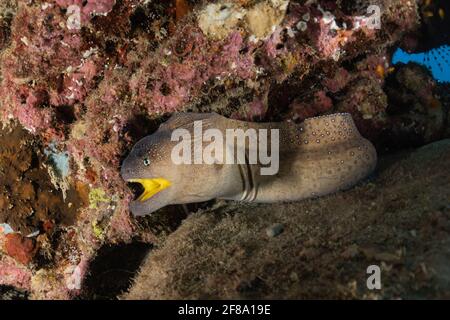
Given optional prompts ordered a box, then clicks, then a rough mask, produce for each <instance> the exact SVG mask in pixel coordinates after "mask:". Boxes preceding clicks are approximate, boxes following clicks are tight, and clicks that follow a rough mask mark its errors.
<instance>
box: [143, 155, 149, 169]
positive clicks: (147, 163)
mask: <svg viewBox="0 0 450 320" xmlns="http://www.w3.org/2000/svg"><path fill="white" fill-rule="evenodd" d="M149 165H150V159H149V158H147V157H145V158H144V166H146V167H148V166H149Z"/></svg>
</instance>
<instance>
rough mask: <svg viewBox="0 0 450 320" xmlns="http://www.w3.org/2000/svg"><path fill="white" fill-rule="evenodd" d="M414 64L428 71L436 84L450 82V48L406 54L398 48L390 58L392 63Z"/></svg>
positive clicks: (443, 47) (445, 46) (446, 46)
mask: <svg viewBox="0 0 450 320" xmlns="http://www.w3.org/2000/svg"><path fill="white" fill-rule="evenodd" d="M399 62H401V63H405V64H406V63H409V62H415V63H417V64H420V65H422V66H425V67H426V68H428V70H430V72H431V74H432V75H433V77H434V79H436V80H437V81H438V82H450V64H449V62H450V46H449V45H444V46H441V47H438V48H434V49H431V50H428V51H426V52H420V53H407V52H405V51H403V50H402V49H400V48H398V49H397V50H396V51H395V52H394V55H393V56H392V63H393V64H397V63H399Z"/></svg>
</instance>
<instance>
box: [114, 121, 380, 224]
mask: <svg viewBox="0 0 450 320" xmlns="http://www.w3.org/2000/svg"><path fill="white" fill-rule="evenodd" d="M199 120H201V121H202V125H203V128H205V129H206V128H215V129H218V130H220V132H222V133H225V130H226V129H242V130H247V129H256V131H258V129H266V130H267V131H266V132H270V133H271V132H273V131H272V129H278V137H279V170H278V172H277V173H276V174H274V175H263V174H261V172H262V171H261V168H262V167H267V166H266V165H263V164H262V163H261V162H260V161H258V162H257V163H249V162H250V161H247V160H248V155H249V153H248V143H246V142H244V145H238V146H237V147H236V148H244V149H246V150H245V151H246V153H245V160H246V161H244V163H241V164H232V163H230V164H228V163H226V162H225V161H216V162H214V163H212V164H205V163H202V164H174V162H173V161H172V158H171V154H172V150H173V148H174V147H175V146H176V144H177V143H178V141H172V139H171V137H172V132H173V131H174V130H175V129H180V128H182V129H185V130H187V131H188V132H191V133H192V132H194V130H195V129H194V127H195V123H198V121H199ZM224 136H225V134H224ZM270 139H271V135H269V139H268V140H269V141H270ZM224 140H226V139H224ZM211 141H212V140H211ZM227 142H228V141H224V142H223V143H224V144H227ZM192 143H193V144H194V143H195V142H192ZM207 145H208V143H205V142H203V148H205V147H206V146H207ZM269 147H270V146H269ZM224 148H225V150H227V151H226V152H229V150H230V149H227V146H226V145H225V146H224ZM233 148H234V147H233ZM269 149H270V148H269ZM193 150H194V149H192V152H194V151H193ZM269 151H270V152H271V151H273V150H272V149H270V150H269ZM226 152H225V153H226ZM222 156H223V157H224V155H222ZM222 159H223V158H222ZM224 162H225V163H224ZM376 162H377V155H376V151H375V148H374V147H373V145H372V144H371V143H370V142H369V141H368V140H366V139H364V138H363V137H362V136H361V135H360V134H359V132H358V130H357V129H356V126H355V124H354V122H353V119H352V117H351V116H350V115H349V114H346V113H339V114H332V115H327V116H321V117H315V118H310V119H307V120H305V121H304V122H303V123H301V124H293V123H285V122H280V123H252V122H244V121H238V120H232V119H228V118H225V117H223V116H221V115H218V114H216V113H178V114H175V115H173V116H172V117H171V118H170V119H169V120H168V121H167V122H165V123H163V124H162V125H161V126H160V127H159V129H158V130H157V131H156V132H155V133H154V134H152V135H149V136H147V137H144V138H143V139H141V140H140V141H138V142H137V143H136V145H135V146H134V147H133V149H132V150H131V152H130V154H129V155H128V157H127V158H126V159H125V160H124V161H123V163H122V167H121V175H122V178H123V179H124V180H125V181H127V182H134V183H140V184H141V185H142V187H143V189H144V192H143V193H142V195H141V196H140V197H139V198H138V199H136V200H134V201H132V202H131V203H130V210H131V212H132V213H133V214H134V215H135V216H143V215H147V214H149V213H152V212H154V211H156V210H158V209H160V208H162V207H164V206H166V205H170V204H186V203H193V202H203V201H209V200H211V199H226V200H237V201H248V202H266V203H270V202H281V201H296V200H301V199H306V198H311V197H318V196H322V195H326V194H330V193H333V192H336V191H338V190H344V189H347V188H350V187H352V186H354V185H355V184H356V183H358V182H359V181H361V180H362V179H364V178H365V177H367V176H368V175H369V174H370V173H371V172H372V171H373V170H374V168H375V165H376Z"/></svg>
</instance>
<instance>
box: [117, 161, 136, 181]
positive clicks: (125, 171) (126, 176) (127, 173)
mask: <svg viewBox="0 0 450 320" xmlns="http://www.w3.org/2000/svg"><path fill="white" fill-rule="evenodd" d="M127 159H128V158H127ZM127 159H125V160H124V161H123V163H122V166H121V167H120V176H121V177H122V179H123V180H125V181H128V180H130V179H132V178H133V176H132V175H133V170H132V169H131V168H130V166H129V165H128V161H127Z"/></svg>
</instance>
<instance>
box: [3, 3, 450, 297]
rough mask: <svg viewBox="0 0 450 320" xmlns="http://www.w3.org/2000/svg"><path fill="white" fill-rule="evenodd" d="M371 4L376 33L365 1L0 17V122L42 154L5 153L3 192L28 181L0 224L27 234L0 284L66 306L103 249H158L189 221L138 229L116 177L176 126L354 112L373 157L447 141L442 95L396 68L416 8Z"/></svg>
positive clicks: (70, 9) (15, 7)
mask: <svg viewBox="0 0 450 320" xmlns="http://www.w3.org/2000/svg"><path fill="white" fill-rule="evenodd" d="M370 4H376V5H379V6H380V8H382V16H381V23H382V25H383V28H381V29H374V28H373V23H372V22H373V21H372V19H371V17H367V16H365V14H366V9H367V7H368V5H369V2H368V1H358V4H352V3H351V2H350V1H338V2H334V1H326V0H319V1H287V0H262V1H243V0H239V1H238V0H236V1H214V2H212V3H201V2H199V1H193V0H177V1H159V2H158V1H139V0H120V1H119V0H117V1H114V0H102V1H81V0H52V1H50V0H49V1H46V2H44V1H33V2H29V1H23V0H18V1H12V0H8V1H4V2H2V4H1V6H3V7H4V8H5V10H2V11H1V12H2V13H1V15H0V50H2V51H1V56H0V61H1V64H0V69H1V75H0V79H1V84H0V96H1V99H0V118H1V120H2V122H3V123H4V124H5V125H7V126H13V125H14V123H18V124H20V125H22V126H23V127H25V128H26V129H27V130H28V131H29V132H30V133H32V134H33V135H35V137H36V140H33V139H31V138H26V139H25V138H23V137H22V138H21V137H20V136H16V137H15V138H14V139H13V140H20V141H22V140H26V141H38V142H39V143H37V144H36V145H34V146H33V148H36V149H39V150H41V152H40V154H37V155H33V153H32V152H27V151H24V150H22V149H20V151H14V155H15V157H11V154H10V151H8V150H6V151H7V152H6V153H4V154H2V157H4V159H3V158H2V159H3V160H2V161H6V162H8V165H12V167H13V170H11V172H8V173H7V175H9V176H5V179H6V180H5V181H10V180H11V179H12V178H13V177H16V176H19V175H20V176H21V179H22V181H21V183H19V184H10V185H9V187H8V184H5V186H4V188H5V191H4V192H3V191H2V192H3V193H1V194H0V210H1V208H2V206H7V207H8V206H11V205H13V206H14V207H15V208H16V209H15V210H13V211H9V213H8V212H6V213H5V211H1V212H2V213H1V215H0V223H5V222H6V223H8V224H9V227H11V228H12V230H13V232H20V233H21V236H20V238H19V236H9V237H8V238H11V237H13V239H14V241H12V240H11V239H9V240H8V238H5V237H6V236H8V235H5V232H3V233H2V232H0V235H1V237H2V239H1V241H2V244H3V245H2V248H4V247H5V245H4V243H5V241H6V243H7V245H6V246H7V247H8V248H9V250H8V249H6V251H5V250H4V249H3V251H4V253H1V254H0V274H2V275H3V274H4V275H5V276H4V277H2V280H1V281H2V283H3V284H8V285H14V286H16V287H20V288H23V289H26V290H28V291H29V292H30V294H31V297H33V298H71V297H74V296H76V295H79V294H80V293H81V292H82V288H83V280H84V278H85V277H86V275H87V274H88V271H89V268H90V264H91V262H92V261H93V259H95V256H96V254H97V252H98V250H99V248H100V247H101V246H103V245H108V244H114V243H127V242H130V241H131V240H132V239H135V240H136V239H137V240H140V241H142V242H144V243H152V244H153V245H155V246H157V245H159V244H161V243H162V242H163V241H164V239H165V238H166V237H167V234H168V233H170V232H171V231H173V230H174V229H175V228H176V226H178V225H179V224H180V221H181V220H182V218H184V217H186V212H185V210H182V211H181V212H180V210H179V208H166V209H164V210H163V211H161V212H160V213H157V214H155V215H154V216H152V217H148V218H144V219H139V220H136V219H133V218H132V217H130V215H129V212H128V202H129V201H130V200H131V199H132V198H133V192H132V191H131V190H130V189H129V188H128V187H127V186H126V185H125V183H124V182H123V181H122V180H121V179H120V176H119V168H120V163H121V161H122V159H123V158H124V156H125V155H126V154H127V152H128V151H129V150H130V148H131V146H132V145H133V144H134V143H135V142H136V141H137V140H138V139H140V138H141V137H143V136H145V135H146V134H148V133H151V132H153V131H154V130H155V129H156V128H157V126H158V125H159V123H161V122H162V121H163V120H164V119H166V118H167V116H169V115H170V113H172V112H174V111H180V110H192V111H200V112H207V111H216V112H219V113H221V114H224V115H227V116H231V117H234V118H238V119H246V120H255V121H263V120H284V121H297V122H299V121H302V120H303V119H305V118H307V117H311V116H315V115H320V114H324V113H331V112H335V111H347V112H350V113H351V114H352V115H353V117H354V119H355V121H356V124H357V126H358V129H359V131H360V132H362V133H363V134H364V135H365V136H366V137H368V138H370V139H371V140H372V141H373V142H374V143H376V144H377V146H378V147H379V150H385V149H388V148H394V147H396V146H400V145H401V143H402V142H404V141H405V140H406V138H405V137H410V136H411V135H413V136H414V137H416V139H415V140H414V141H416V144H415V145H420V144H423V143H426V142H430V141H433V140H436V139H439V138H442V136H443V135H445V132H446V131H445V130H446V129H445V128H446V125H447V123H446V121H447V120H446V119H447V115H446V113H447V112H448V110H447V109H446V108H447V107H446V106H445V105H444V104H443V103H441V102H439V98H440V97H439V95H440V93H439V85H438V84H436V83H435V82H434V80H433V79H432V77H431V76H430V75H429V74H428V73H427V72H426V71H423V70H422V69H420V67H417V66H411V65H399V66H396V67H395V68H393V67H392V66H391V64H390V54H389V52H390V48H391V47H392V46H394V45H395V44H397V43H398V42H399V41H400V40H401V39H402V37H403V36H404V35H405V34H408V33H410V32H412V31H414V30H416V29H417V28H418V26H419V21H420V19H419V12H418V8H417V5H416V3H415V2H414V1H402V0H395V1H387V0H377V1H371V2H370ZM111 26H114V27H111ZM424 83H426V84H427V85H426V88H425V87H424V85H423V84H424ZM389 88H390V89H389ZM419 89H421V90H419ZM390 90H391V91H390ZM392 90H395V92H392ZM397 91H399V92H401V93H402V94H401V95H397V94H396V92H397ZM411 102H414V103H413V105H411V104H410V103H411ZM423 113H425V114H426V115H427V116H425V117H424V116H423ZM411 123H413V124H411ZM423 128H425V129H423ZM447 132H448V129H447ZM2 134H4V135H5V137H8V136H7V133H6V132H5V133H2ZM21 134H23V133H21ZM17 135H20V134H19V133H17ZM9 137H11V135H9ZM393 141H395V143H392V142H393ZM403 145H405V144H403ZM9 148H10V149H11V148H14V147H13V146H11V147H9ZM2 150H3V149H2ZM8 152H9V153H8ZM19 159H21V161H19ZM52 159H53V160H52ZM55 159H56V160H55ZM61 161H62V164H61ZM44 163H45V168H48V174H49V175H50V179H49V178H48V177H47V175H44V172H43V171H44V169H42V166H43V164H44ZM67 164H68V165H69V171H70V174H68V175H66V176H65V175H64V174H61V165H62V166H63V167H65V166H66V165H67ZM41 169H42V170H41ZM31 176H33V177H31ZM2 179H3V176H2ZM31 181H33V182H31ZM49 181H51V183H50V182H49ZM36 183H37V184H38V185H35V184H36ZM6 188H10V189H11V188H19V189H20V190H9V189H8V190H6ZM39 190H47V191H45V192H39ZM13 192H14V193H16V192H17V194H20V197H17V198H16V197H15V198H10V199H6V198H5V195H6V194H11V193H13ZM70 204H71V205H70ZM19 208H24V210H21V209H20V210H19ZM45 208H47V209H45ZM25 209H27V210H28V209H29V210H28V211H27V210H25ZM31 210H32V211H31ZM30 212H33V214H31V215H29V216H26V217H25V216H24V215H28V214H29V213H30ZM36 231H37V233H36ZM30 234H31V235H32V237H31V239H30V241H32V242H33V246H32V247H31V246H30V242H29V241H28V240H26V239H23V237H26V236H28V235H30ZM27 239H28V238H27ZM8 243H9V244H8ZM8 252H9V255H8ZM14 258H15V259H14Z"/></svg>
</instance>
